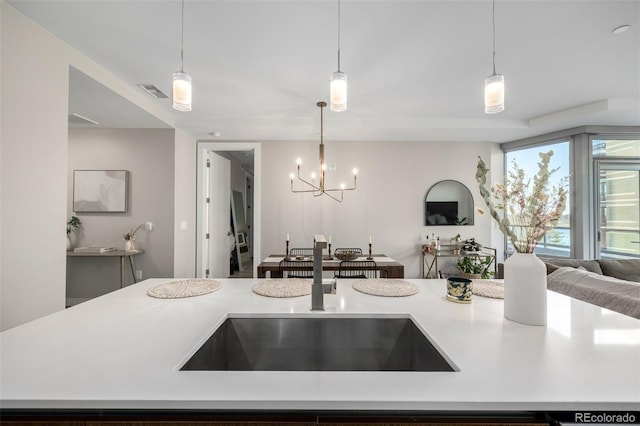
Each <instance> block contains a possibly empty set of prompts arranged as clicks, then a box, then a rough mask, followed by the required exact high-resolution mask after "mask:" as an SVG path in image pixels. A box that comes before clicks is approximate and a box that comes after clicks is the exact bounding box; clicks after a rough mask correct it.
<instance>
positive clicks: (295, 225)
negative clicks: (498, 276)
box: [261, 141, 501, 278]
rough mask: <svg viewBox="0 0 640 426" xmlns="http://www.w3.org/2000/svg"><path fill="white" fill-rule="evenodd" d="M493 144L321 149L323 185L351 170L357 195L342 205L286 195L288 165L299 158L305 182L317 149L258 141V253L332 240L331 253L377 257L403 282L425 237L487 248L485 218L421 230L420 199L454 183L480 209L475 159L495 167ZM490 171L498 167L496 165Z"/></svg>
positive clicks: (413, 271)
mask: <svg viewBox="0 0 640 426" xmlns="http://www.w3.org/2000/svg"><path fill="white" fill-rule="evenodd" d="M497 149H498V148H497V145H496V144H493V143H421V142H414V143H407V142H402V143H397V142H326V141H325V156H326V162H327V163H332V162H335V163H336V165H337V170H336V172H328V173H327V181H328V184H331V185H335V186H338V185H339V183H340V182H341V181H344V182H345V183H349V179H350V177H349V176H350V171H351V169H352V168H353V167H357V168H358V169H359V174H358V189H356V190H355V191H352V192H345V199H344V202H343V203H337V202H335V201H333V200H331V199H329V198H328V197H324V196H323V197H320V198H313V197H312V196H311V195H310V194H294V193H292V192H291V191H290V185H289V173H291V172H294V170H295V159H296V158H297V157H301V158H302V159H303V164H302V170H303V172H304V174H305V175H307V176H308V173H310V172H311V171H316V169H317V165H318V153H317V150H318V143H317V142H265V143H262V150H263V174H262V212H263V213H262V223H261V225H262V226H261V235H262V241H263V243H262V253H263V254H264V255H265V256H266V255H267V254H269V253H283V252H284V250H285V236H286V233H289V234H290V238H291V246H292V247H310V246H311V245H312V243H313V235H314V234H318V233H322V234H325V236H327V237H328V236H329V235H331V236H332V241H333V248H336V247H340V246H342V247H361V248H363V249H364V250H366V249H367V247H368V246H367V244H368V241H369V235H371V236H372V238H373V251H374V252H376V253H385V254H387V255H389V256H391V257H393V258H394V259H396V260H398V261H399V262H400V263H402V264H404V266H405V276H406V277H407V278H416V277H419V276H420V274H421V254H420V245H421V244H422V242H423V241H424V238H425V236H426V235H427V234H431V233H432V232H435V234H436V235H438V236H440V237H441V239H444V238H450V237H452V236H455V235H456V234H457V233H460V234H461V236H462V238H463V239H466V238H471V237H474V238H476V240H477V241H478V242H481V243H483V244H485V245H489V244H492V243H495V242H496V240H495V239H494V238H493V237H492V229H493V228H494V227H493V224H492V223H491V219H490V217H489V215H487V214H485V215H477V214H476V217H475V225H473V226H461V227H457V226H440V227H438V226H435V227H434V226H429V227H427V226H424V225H423V223H424V198H425V196H426V193H427V190H428V189H429V187H431V185H433V184H434V183H435V182H437V181H440V180H443V179H455V180H458V181H460V182H462V183H463V184H465V185H466V186H467V187H468V188H469V189H470V191H471V194H472V195H473V198H474V202H475V205H477V206H478V205H479V206H482V207H484V202H483V200H482V198H481V197H480V193H479V191H478V187H477V183H476V181H475V172H476V164H477V157H478V156H479V155H480V156H482V157H483V158H484V159H485V161H486V162H487V163H489V162H490V161H492V160H495V159H496V157H495V156H494V155H493V154H494V152H495V151H496V150H497ZM492 167H494V168H495V167H498V168H500V167H501V162H500V163H499V164H498V165H493V166H492Z"/></svg>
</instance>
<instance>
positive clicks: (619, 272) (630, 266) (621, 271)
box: [598, 259, 640, 282]
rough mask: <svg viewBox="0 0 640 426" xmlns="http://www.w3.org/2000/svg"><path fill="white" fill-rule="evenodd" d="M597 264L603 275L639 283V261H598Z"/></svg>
mask: <svg viewBox="0 0 640 426" xmlns="http://www.w3.org/2000/svg"><path fill="white" fill-rule="evenodd" d="M598 262H599V263H600V268H601V269H602V273H603V274H604V275H609V276H611V277H616V278H619V279H621V280H626V281H635V282H640V259H600V260H599V261H598Z"/></svg>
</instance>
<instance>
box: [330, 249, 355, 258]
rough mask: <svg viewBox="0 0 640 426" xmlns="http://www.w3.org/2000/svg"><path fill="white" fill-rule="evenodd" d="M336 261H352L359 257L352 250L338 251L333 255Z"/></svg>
mask: <svg viewBox="0 0 640 426" xmlns="http://www.w3.org/2000/svg"><path fill="white" fill-rule="evenodd" d="M335 256H336V257H337V258H338V260H354V259H357V258H358V256H360V253H358V252H357V251H352V250H340V251H337V252H336V253H335Z"/></svg>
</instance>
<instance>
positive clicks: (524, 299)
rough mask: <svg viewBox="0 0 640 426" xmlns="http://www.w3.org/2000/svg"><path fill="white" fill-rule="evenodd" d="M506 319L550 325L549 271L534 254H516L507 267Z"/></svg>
mask: <svg viewBox="0 0 640 426" xmlns="http://www.w3.org/2000/svg"><path fill="white" fill-rule="evenodd" d="M504 316H505V318H507V319H510V320H512V321H516V322H519V323H521V324H526V325H546V324H547V268H546V266H545V264H544V262H542V261H541V260H540V259H538V256H536V255H535V254H534V253H514V254H513V255H511V256H510V257H509V258H508V259H507V260H506V261H505V263H504Z"/></svg>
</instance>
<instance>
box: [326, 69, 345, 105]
mask: <svg viewBox="0 0 640 426" xmlns="http://www.w3.org/2000/svg"><path fill="white" fill-rule="evenodd" d="M329 108H330V109H331V111H334V112H340V111H345V110H346V109H347V75H346V74H345V73H343V72H342V71H336V72H334V73H333V75H332V76H331V86H330V106H329Z"/></svg>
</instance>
